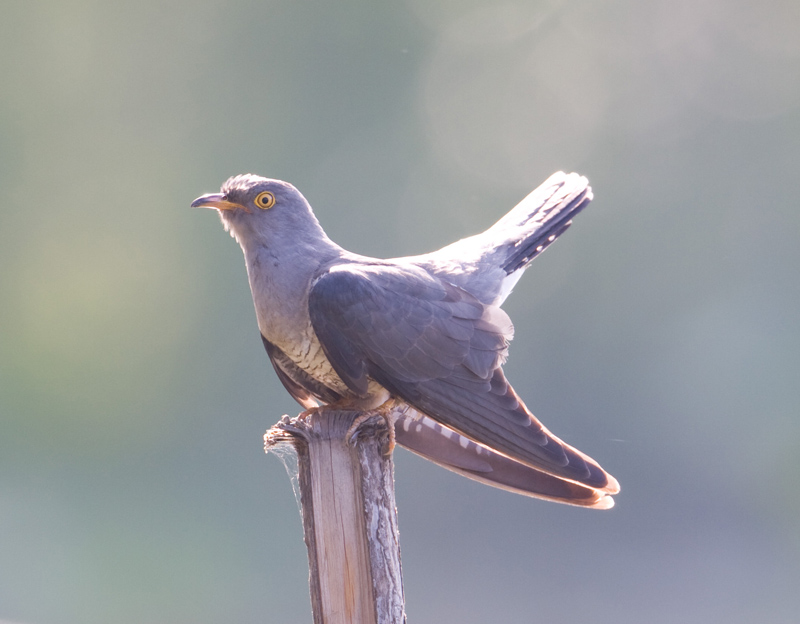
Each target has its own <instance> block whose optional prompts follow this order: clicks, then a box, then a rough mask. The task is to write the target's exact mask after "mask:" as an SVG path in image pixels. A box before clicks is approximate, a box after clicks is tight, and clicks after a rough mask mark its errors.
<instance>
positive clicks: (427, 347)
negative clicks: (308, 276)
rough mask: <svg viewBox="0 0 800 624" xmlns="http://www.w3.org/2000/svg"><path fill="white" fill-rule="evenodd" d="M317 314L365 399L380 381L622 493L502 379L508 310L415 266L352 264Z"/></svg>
mask: <svg viewBox="0 0 800 624" xmlns="http://www.w3.org/2000/svg"><path fill="white" fill-rule="evenodd" d="M309 314H310V318H311V323H312V325H313V328H314V331H315V332H316V335H317V338H318V339H319V341H320V344H321V345H322V348H323V350H324V352H325V355H326V356H327V358H328V360H329V361H330V363H331V365H332V366H333V368H334V370H335V371H336V373H337V374H338V375H339V376H340V377H341V379H342V381H343V382H344V383H345V384H346V385H347V386H348V387H349V388H350V389H351V390H352V391H353V392H355V393H356V394H359V395H361V396H364V395H366V393H367V384H368V381H369V379H374V380H375V381H377V382H378V383H379V384H381V385H382V386H383V387H384V388H386V389H387V390H389V392H391V393H392V394H393V395H394V396H396V397H399V398H401V399H403V400H404V401H406V402H407V403H409V404H410V405H412V406H413V407H415V408H416V409H418V410H419V411H420V412H422V413H424V414H426V415H428V416H430V417H431V418H433V419H434V420H436V421H437V422H439V423H441V424H444V425H446V426H447V427H449V428H451V429H453V430H454V431H457V432H459V433H461V434H462V435H464V436H466V437H467V438H469V439H471V440H474V441H476V442H479V443H481V444H483V445H484V446H487V447H489V448H490V449H493V450H495V451H497V452H499V453H500V454H502V455H506V456H508V457H509V458H512V459H514V460H516V461H519V462H522V463H524V464H526V465H528V466H530V467H532V468H535V469H537V470H540V471H543V472H546V473H548V474H551V475H554V476H557V477H560V478H563V479H567V480H569V481H574V482H576V483H580V484H583V485H586V486H588V487H591V488H595V489H598V490H604V491H607V492H616V491H617V490H618V487H619V486H618V485H617V483H616V481H615V480H614V479H613V477H611V476H610V475H608V474H607V473H606V472H605V471H604V470H603V469H602V468H600V466H599V465H597V463H596V462H594V461H593V460H592V459H591V458H589V457H588V456H586V455H584V454H583V453H581V452H580V451H578V450H576V449H574V448H572V447H571V446H569V445H567V444H565V443H564V442H562V441H561V440H559V439H558V438H557V437H555V436H554V435H552V434H551V433H550V432H549V431H548V430H547V429H545V427H544V426H543V425H542V424H541V423H540V422H539V421H538V420H537V419H536V418H535V417H534V416H533V414H531V413H530V411H529V410H528V409H527V407H526V406H525V404H524V403H523V402H522V400H521V399H520V398H519V396H518V395H517V394H516V393H515V392H514V390H513V388H511V386H510V385H509V384H508V382H507V381H506V378H505V376H504V375H503V371H502V368H501V366H502V364H503V363H504V362H505V359H506V356H507V352H508V343H509V341H510V340H511V338H512V336H513V326H512V324H511V321H510V319H509V318H508V316H507V315H506V313H505V312H503V311H502V310H501V309H500V308H498V307H496V306H492V305H486V304H483V303H481V302H480V301H479V300H478V299H476V298H475V297H474V296H473V295H471V294H470V293H468V292H467V291H465V290H463V289H461V288H459V287H457V286H454V285H453V284H450V283H448V282H446V281H444V280H442V279H440V278H437V277H435V276H432V275H430V274H429V273H427V272H426V271H424V270H423V269H421V268H419V267H417V266H414V265H411V264H408V265H401V264H392V263H389V262H386V263H375V264H364V263H356V262H353V263H346V264H340V265H335V266H333V267H331V268H329V269H328V270H327V271H325V272H324V273H323V274H322V275H321V276H320V277H318V278H317V279H316V280H315V282H314V283H313V285H312V287H311V291H310V293H309Z"/></svg>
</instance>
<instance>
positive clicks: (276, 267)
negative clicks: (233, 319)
mask: <svg viewBox="0 0 800 624" xmlns="http://www.w3.org/2000/svg"><path fill="white" fill-rule="evenodd" d="M591 199H592V192H591V188H590V187H589V184H588V181H587V180H586V178H584V177H582V176H580V175H578V174H575V173H570V174H565V173H563V172H558V173H556V174H554V175H552V176H551V177H550V178H549V179H548V180H547V181H545V182H544V183H543V184H542V185H541V186H540V187H538V188H537V189H536V190H534V191H533V192H532V193H530V194H529V195H528V196H527V197H525V198H524V199H523V200H522V201H521V202H520V203H519V204H518V205H517V206H516V207H515V208H513V209H512V210H511V211H510V212H509V213H508V214H506V215H505V216H504V217H502V218H501V219H500V220H499V221H498V222H497V223H495V224H494V225H493V226H492V227H490V228H489V229H488V230H486V231H485V232H483V233H481V234H477V235H475V236H471V237H469V238H465V239H463V240H460V241H457V242H455V243H453V244H451V245H448V246H446V247H444V248H442V249H440V250H438V251H434V252H432V253H427V254H423V255H419V256H409V257H404V258H393V259H386V260H384V259H378V258H371V257H367V256H362V255H359V254H356V253H352V252H350V251H347V250H345V249H343V248H342V247H340V246H339V245H337V244H336V243H335V242H333V241H332V240H331V239H330V238H329V237H328V236H327V235H326V234H325V232H324V231H323V229H322V227H321V226H320V224H319V221H318V220H317V218H316V217H315V216H314V213H313V211H312V210H311V206H310V205H309V203H308V202H307V201H306V199H305V198H304V197H303V195H302V194H301V193H300V192H299V191H298V190H297V189H296V188H295V187H294V186H292V185H291V184H289V183H287V182H283V181H280V180H274V179H269V178H264V177H261V176H257V175H252V174H245V175H238V176H234V177H232V178H230V179H228V180H227V181H226V182H225V183H224V184H223V185H222V188H221V191H220V192H219V193H211V194H207V195H203V196H202V197H199V198H198V199H196V200H195V201H194V202H192V206H193V207H204V208H212V209H216V210H217V211H218V213H219V215H220V217H221V219H222V223H223V225H224V227H225V229H226V230H228V231H229V232H230V233H231V235H232V236H233V237H234V238H235V239H236V240H237V241H238V243H239V245H240V246H241V248H242V251H243V252H244V257H245V263H246V266H247V275H248V278H249V281H250V289H251V292H252V294H253V302H254V304H255V310H256V317H257V321H258V328H259V330H260V332H261V339H262V341H263V343H264V347H265V348H266V351H267V354H268V356H269V359H270V361H271V362H272V366H273V367H274V369H275V372H276V373H277V375H278V377H279V379H280V380H281V382H282V383H283V385H284V386H285V387H286V389H287V390H288V391H289V393H290V394H291V395H292V396H293V397H294V398H295V399H296V400H297V401H298V402H299V403H300V404H301V405H302V406H303V407H304V408H306V409H314V408H315V407H316V406H318V405H320V404H331V403H337V404H340V405H348V406H352V407H353V408H355V409H363V410H370V409H375V408H379V407H380V406H382V405H385V404H387V401H393V402H394V403H395V404H399V405H401V406H405V407H407V409H404V410H399V413H401V414H402V415H401V416H400V417H399V418H397V419H396V421H395V423H394V428H395V429H394V431H395V436H396V441H397V443H398V444H400V445H401V446H403V447H405V448H407V449H409V450H411V451H412V452H415V453H417V454H419V455H421V456H423V457H425V458H427V459H429V460H431V461H433V462H436V463H437V464H440V465H441V466H444V467H445V468H448V469H450V470H453V471H455V472H457V473H460V474H462V475H464V476H467V477H470V478H472V479H476V480H478V481H482V482H484V483H487V484H489V485H493V486H496V487H500V488H503V489H506V490H510V491H514V492H518V493H521V494H525V495H528V496H534V497H538V498H544V499H549V500H554V501H557V502H563V503H569V504H573V505H580V506H584V507H593V508H599V509H608V508H610V507H612V506H613V498H612V497H611V495H613V494H616V493H617V492H619V484H618V483H617V481H616V480H615V479H614V477H612V476H611V475H610V474H608V473H607V472H606V471H604V470H603V469H602V468H601V467H600V466H599V465H598V464H597V462H595V461H594V460H593V459H591V458H590V457H589V456H588V455H585V454H584V453H582V452H580V451H579V450H577V449H575V448H573V447H572V446H570V445H568V444H567V443H565V442H563V441H561V440H560V439H559V438H557V437H556V436H555V435H553V434H552V433H550V431H549V430H548V429H547V428H545V427H544V425H542V423H541V422H539V420H538V419H537V418H536V417H535V416H534V415H533V414H532V413H531V411H530V410H529V409H528V407H527V406H526V405H525V403H524V402H523V400H522V398H521V397H520V396H519V394H517V392H515V390H514V389H513V388H512V387H511V385H510V384H509V382H508V381H507V380H506V377H505V374H504V373H503V364H504V363H505V361H506V357H507V355H508V347H509V343H510V341H511V339H512V337H513V334H514V327H513V325H512V323H511V320H510V319H509V317H508V315H507V314H506V313H505V312H504V311H503V310H502V308H501V307H500V306H501V304H502V303H503V301H504V300H505V299H506V297H507V296H508V295H509V293H510V292H511V289H512V288H513V287H514V286H515V285H516V283H517V281H518V280H519V278H520V276H521V275H522V273H523V272H524V270H525V269H526V268H527V266H528V265H529V264H530V262H531V261H532V260H533V259H534V258H535V257H536V256H537V255H539V254H540V253H541V252H542V251H544V249H546V248H547V247H548V246H549V245H550V244H551V243H552V242H553V241H554V240H555V239H556V238H557V237H558V236H559V235H561V234H562V233H563V232H564V231H565V230H566V229H567V228H568V227H569V226H570V224H571V223H572V219H573V217H575V215H577V214H578V213H579V212H580V211H581V210H582V209H583V208H585V207H586V206H587V205H588V203H589V202H590V201H591ZM395 411H396V410H395Z"/></svg>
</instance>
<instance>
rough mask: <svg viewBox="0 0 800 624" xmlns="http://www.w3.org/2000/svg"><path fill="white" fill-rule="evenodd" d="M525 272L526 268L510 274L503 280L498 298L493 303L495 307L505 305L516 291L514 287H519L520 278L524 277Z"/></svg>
mask: <svg viewBox="0 0 800 624" xmlns="http://www.w3.org/2000/svg"><path fill="white" fill-rule="evenodd" d="M524 272H525V267H522V268H521V269H517V270H516V271H514V272H513V273H509V274H508V275H506V276H505V277H504V278H503V280H502V281H501V282H500V292H498V293H497V297H495V299H494V301H492V303H493V304H494V305H496V306H499V305H503V302H504V301H505V300H506V298H507V297H508V296H509V295H510V294H511V291H512V290H514V286H516V285H517V282H518V281H519V278H520V277H522V274H523V273H524Z"/></svg>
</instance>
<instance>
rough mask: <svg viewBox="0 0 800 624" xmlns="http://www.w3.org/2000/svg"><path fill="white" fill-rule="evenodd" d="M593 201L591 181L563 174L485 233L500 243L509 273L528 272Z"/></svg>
mask: <svg viewBox="0 0 800 624" xmlns="http://www.w3.org/2000/svg"><path fill="white" fill-rule="evenodd" d="M590 201H592V189H591V187H590V186H589V181H588V180H587V179H586V178H584V177H583V176H581V175H578V174H577V173H569V174H567V173H564V172H563V171H559V172H557V173H554V174H553V175H551V176H550V177H549V178H548V179H547V180H546V181H545V182H544V183H543V184H542V185H541V186H539V187H538V188H537V189H536V190H534V191H532V192H531V193H530V194H529V195H528V196H527V197H525V199H523V200H522V201H521V202H520V203H519V204H517V205H516V207H515V208H514V209H513V210H511V212H509V213H508V214H507V215H506V216H504V217H503V218H502V219H500V220H499V221H498V222H497V223H495V224H494V225H493V226H492V227H491V228H489V229H488V230H487V231H486V232H484V234H483V236H487V237H492V238H495V239H496V240H497V241H498V243H499V244H498V247H497V252H498V253H499V254H502V255H503V256H504V257H498V258H496V261H498V264H499V265H500V266H501V267H502V268H503V270H504V271H505V272H506V273H507V274H508V275H510V274H512V273H515V272H517V271H519V270H520V269H524V268H525V267H526V266H527V265H528V264H529V263H530V261H531V260H533V259H534V258H535V257H536V256H538V255H539V254H540V253H542V252H543V251H544V250H545V249H547V247H548V246H549V245H550V244H551V243H552V242H553V241H554V240H556V238H558V237H559V236H560V235H561V234H563V233H564V232H565V231H566V229H567V228H568V227H569V226H570V225H571V224H572V219H573V218H574V217H575V215H577V214H578V213H579V212H580V211H581V210H583V209H584V208H586V206H588V205H589V202H590Z"/></svg>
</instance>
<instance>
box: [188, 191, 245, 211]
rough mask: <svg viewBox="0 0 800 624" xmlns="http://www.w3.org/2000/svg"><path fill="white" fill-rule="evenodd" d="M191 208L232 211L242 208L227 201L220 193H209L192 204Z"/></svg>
mask: <svg viewBox="0 0 800 624" xmlns="http://www.w3.org/2000/svg"><path fill="white" fill-rule="evenodd" d="M192 208H216V209H217V210H234V209H236V208H242V206H240V205H239V204H236V203H234V202H231V201H228V200H227V199H226V198H225V195H223V194H222V193H209V194H208V195H203V196H202V197H198V198H197V199H195V200H194V201H193V202H192Z"/></svg>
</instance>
